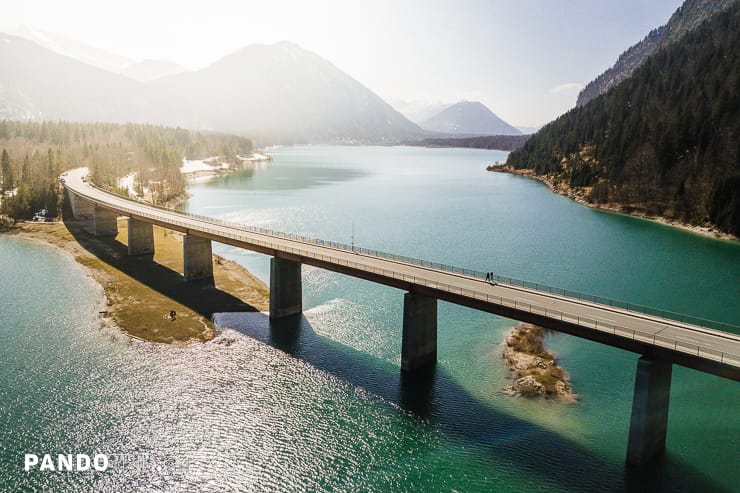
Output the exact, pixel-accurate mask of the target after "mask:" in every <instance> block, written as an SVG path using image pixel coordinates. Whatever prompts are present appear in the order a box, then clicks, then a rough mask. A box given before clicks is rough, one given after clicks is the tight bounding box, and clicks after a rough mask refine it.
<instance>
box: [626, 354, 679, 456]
mask: <svg viewBox="0 0 740 493" xmlns="http://www.w3.org/2000/svg"><path fill="white" fill-rule="evenodd" d="M672 369H673V367H672V365H671V363H669V362H667V361H663V360H659V359H652V358H649V357H647V356H642V357H640V359H639V360H637V376H636V378H635V397H634V400H633V401H632V420H631V421H630V435H629V443H628V444H627V464H631V465H636V466H641V465H643V464H646V463H647V462H649V461H650V460H651V459H653V458H654V457H656V456H658V455H660V454H661V453H662V452H663V450H664V449H665V435H666V428H667V426H668V400H669V397H670V392H671V372H672Z"/></svg>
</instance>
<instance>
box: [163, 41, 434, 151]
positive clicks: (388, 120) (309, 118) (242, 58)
mask: <svg viewBox="0 0 740 493" xmlns="http://www.w3.org/2000/svg"><path fill="white" fill-rule="evenodd" d="M154 84H156V86H157V87H159V88H161V89H163V90H164V91H166V92H167V93H168V94H171V95H173V96H174V97H176V98H178V99H179V100H181V101H188V102H190V103H191V104H192V110H193V118H192V119H191V120H189V121H188V122H186V123H185V124H186V125H187V126H190V127H195V128H213V129H218V130H221V131H227V132H233V133H238V134H244V135H249V136H251V137H253V138H256V139H258V140H260V141H275V142H388V141H390V142H395V141H398V140H401V139H405V138H410V137H414V136H418V135H421V134H423V131H422V130H421V129H420V128H419V127H418V126H417V125H416V124H414V123H412V122H410V121H409V120H408V119H407V118H406V117H404V116H403V115H401V114H400V113H398V112H397V111H396V110H394V109H393V108H392V107H391V106H390V105H388V103H386V102H385V101H383V100H382V99H380V97H378V96H377V95H376V94H374V93H373V92H372V91H370V90H369V89H367V88H366V87H364V86H363V85H362V84H360V83H359V82H357V81H356V80H354V79H353V78H351V77H350V76H348V75H347V74H345V73H344V72H342V71H340V70H339V69H338V68H337V67H335V66H334V65H332V64H331V63H330V62H328V61H327V60H325V59H323V58H321V57H319V56H318V55H316V54H314V53H311V52H309V51H306V50H303V49H302V48H300V47H299V46H297V45H295V44H293V43H289V42H280V43H276V44H273V45H251V46H247V47H246V48H243V49H241V50H239V51H237V52H236V53H233V54H231V55H228V56H226V57H224V58H222V59H220V60H218V61H216V62H215V63H213V64H211V65H209V66H208V67H206V68H204V69H202V70H198V71H195V72H186V73H183V74H178V75H173V76H169V77H165V78H163V79H159V80H157V81H155V82H154ZM194 95H197V97H194Z"/></svg>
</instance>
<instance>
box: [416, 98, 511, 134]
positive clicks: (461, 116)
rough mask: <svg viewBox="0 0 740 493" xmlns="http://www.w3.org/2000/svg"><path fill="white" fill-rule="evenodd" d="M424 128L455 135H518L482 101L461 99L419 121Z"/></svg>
mask: <svg viewBox="0 0 740 493" xmlns="http://www.w3.org/2000/svg"><path fill="white" fill-rule="evenodd" d="M420 126H421V127H422V128H423V129H425V130H430V131H432V132H440V133H445V134H455V135H520V134H521V132H520V131H519V130H518V129H516V128H514V127H512V126H511V125H509V124H508V123H506V122H505V121H503V120H502V119H501V118H499V117H498V116H496V115H495V114H494V113H493V112H492V111H491V110H490V109H488V108H487V107H486V106H485V105H484V104H483V103H479V102H477V101H461V102H459V103H455V104H453V105H451V106H448V107H447V108H445V109H443V110H442V111H440V112H439V113H437V114H436V115H434V116H432V117H431V118H429V119H427V120H425V121H423V122H421V124H420Z"/></svg>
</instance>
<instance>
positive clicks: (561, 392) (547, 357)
mask: <svg viewBox="0 0 740 493" xmlns="http://www.w3.org/2000/svg"><path fill="white" fill-rule="evenodd" d="M544 335H545V329H543V328H542V327H537V326H535V325H531V324H519V325H518V326H517V327H515V328H514V329H513V330H512V331H511V333H510V334H509V335H508V336H507V337H506V340H505V341H504V351H503V357H504V359H505V360H506V361H507V363H508V364H509V369H510V370H511V371H512V381H513V383H512V385H510V386H508V387H507V388H506V389H505V390H506V391H507V392H508V393H511V394H516V393H519V394H521V395H527V396H543V397H557V398H561V399H566V400H572V401H575V399H576V396H575V394H574V393H573V389H572V388H571V386H570V382H569V378H568V375H567V374H566V373H565V370H563V368H561V367H560V366H558V364H557V363H556V357H555V355H554V354H553V353H551V352H550V351H548V350H547V349H546V348H545V344H544V341H543V339H544Z"/></svg>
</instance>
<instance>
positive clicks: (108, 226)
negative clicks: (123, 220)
mask: <svg viewBox="0 0 740 493" xmlns="http://www.w3.org/2000/svg"><path fill="white" fill-rule="evenodd" d="M93 234H94V235H95V236H116V235H117V234H118V214H116V213H115V212H113V211H109V210H108V209H103V208H102V207H98V206H95V212H94V217H93Z"/></svg>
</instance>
